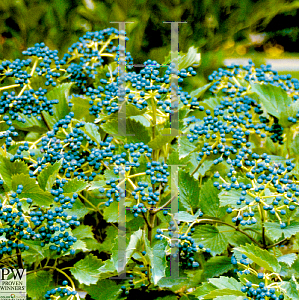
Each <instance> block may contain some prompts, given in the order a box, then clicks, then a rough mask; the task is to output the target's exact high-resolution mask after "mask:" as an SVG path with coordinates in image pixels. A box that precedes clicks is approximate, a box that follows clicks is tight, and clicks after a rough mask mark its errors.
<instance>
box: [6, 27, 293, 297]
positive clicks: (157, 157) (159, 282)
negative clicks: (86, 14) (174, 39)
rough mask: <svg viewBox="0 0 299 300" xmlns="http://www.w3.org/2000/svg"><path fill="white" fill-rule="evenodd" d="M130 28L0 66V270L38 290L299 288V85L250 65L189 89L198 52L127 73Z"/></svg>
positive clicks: (42, 49)
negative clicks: (14, 271)
mask: <svg viewBox="0 0 299 300" xmlns="http://www.w3.org/2000/svg"><path fill="white" fill-rule="evenodd" d="M123 36H124V35H123V33H122V32H118V31H117V30H116V29H114V28H108V29H105V30H102V31H99V32H89V33H86V35H84V36H83V37H82V38H80V39H79V41H78V42H77V43H75V44H74V45H72V46H71V47H70V48H69V49H68V52H67V53H66V54H64V55H62V56H60V55H59V54H58V53H57V51H55V50H50V49H49V48H48V47H47V46H45V44H44V43H40V44H35V46H34V47H31V48H29V49H27V50H26V51H24V52H23V55H24V57H23V58H22V59H17V60H15V61H13V62H11V61H2V62H1V65H0V73H1V87H0V91H1V105H0V114H1V136H0V141H1V148H0V152H1V156H0V176H1V181H0V184H1V195H0V197H1V204H0V208H1V210H0V221H1V228H0V234H1V237H0V238H1V242H0V255H1V260H0V261H1V267H2V268H3V267H6V268H22V269H23V268H24V269H26V270H27V293H28V299H60V298H61V299H80V296H79V293H78V291H85V292H87V296H86V299H95V300H98V299H109V300H113V299H142V298H141V297H147V299H165V300H166V299H167V300H172V299H182V300H187V299H216V300H225V299H230V300H233V299H234V300H243V299H260V300H263V299H267V300H270V299H271V300H275V299H276V300H277V299H299V294H298V283H297V279H298V277H299V259H298V258H297V253H298V251H299V244H298V239H297V236H298V233H299V221H298V217H299V216H298V209H297V206H298V199H299V185H298V176H299V156H298V155H299V136H298V119H299V114H298V110H299V101H298V97H299V81H298V80H297V79H292V78H291V76H290V75H278V73H277V72H276V71H273V70H272V69H271V67H270V66H268V65H267V66H265V65H262V66H261V67H260V68H257V67H255V65H254V64H253V63H252V62H251V61H249V64H248V66H244V67H242V66H239V65H232V66H230V67H227V68H225V69H219V70H218V71H214V72H213V74H212V75H210V76H209V80H210V83H208V84H207V85H205V86H203V87H199V88H198V89H197V90H194V91H192V92H191V93H188V92H186V91H183V89H182V87H181V82H182V81H183V80H184V79H185V78H186V77H189V76H194V75H196V72H195V71H194V70H193V67H192V65H194V63H196V62H197V61H198V54H197V53H196V49H195V48H193V47H192V48H190V49H189V51H188V53H186V54H181V55H179V56H178V58H177V59H176V61H168V62H169V63H165V64H163V65H161V64H159V63H157V62H156V61H150V60H148V61H146V62H145V63H144V65H143V67H142V68H140V67H138V68H137V67H136V66H134V65H133V61H132V58H131V56H130V53H125V57H124V59H125V61H126V68H127V70H126V72H125V73H122V72H121V70H122V69H121V65H120V61H121V59H120V56H121V55H120V53H122V51H124V49H121V47H120V46H118V42H119V39H121V38H122V37H123ZM126 39H127V38H126ZM175 65H178V68H179V70H178V71H176V69H175ZM173 78H177V81H178V86H177V85H175V84H174V82H175V81H173V80H172V79H173ZM120 87H122V88H120ZM175 89H176V90H175ZM174 90H175V92H176V94H177V95H178V99H179V101H178V112H179V113H178V116H179V123H178V131H175V130H174V129H175V128H171V125H172V127H174V122H171V119H172V118H173V114H172V113H173V101H172V100H173V97H174V92H173V91H174ZM122 105H126V135H120V134H119V130H118V125H119V118H118V117H119V116H118V112H119V109H120V107H122ZM174 132H176V134H173V133H174ZM173 170H174V171H173ZM177 194H178V196H179V197H178V200H179V210H178V212H175V213H174V212H173V210H172V209H171V207H172V204H173V203H172V201H176V200H177V197H176V195H177ZM124 198H125V205H124V207H121V205H120V203H121V201H120V200H121V199H124ZM122 209H124V210H125V211H126V220H125V230H126V237H125V238H126V241H127V246H126V251H125V256H126V260H125V263H126V268H125V274H124V275H125V277H121V276H120V275H121V274H119V273H118V272H119V264H120V262H121V255H122V254H121V253H122V251H123V250H124V249H119V245H120V244H119V239H120V238H121V237H120V235H119V230H120V229H121V228H119V227H118V222H119V218H120V211H121V210H122ZM121 230H123V228H122V229H121ZM175 262H176V263H177V264H178V265H179V270H178V272H177V274H174V272H171V264H172V263H175Z"/></svg>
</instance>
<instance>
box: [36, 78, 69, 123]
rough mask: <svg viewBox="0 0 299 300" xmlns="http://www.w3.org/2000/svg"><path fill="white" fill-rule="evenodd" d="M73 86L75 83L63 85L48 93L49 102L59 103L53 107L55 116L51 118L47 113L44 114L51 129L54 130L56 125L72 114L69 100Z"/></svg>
mask: <svg viewBox="0 0 299 300" xmlns="http://www.w3.org/2000/svg"><path fill="white" fill-rule="evenodd" d="M72 85H73V83H63V84H61V85H59V86H57V87H55V88H53V89H52V90H51V91H50V92H48V93H47V95H46V97H47V99H48V100H58V101H59V102H58V104H54V105H53V112H54V114H53V116H50V115H49V113H47V112H42V114H43V116H44V119H45V121H46V123H47V125H48V126H49V127H50V128H53V126H54V125H55V123H57V122H58V121H59V120H61V119H63V118H64V117H65V116H66V115H67V114H68V113H69V112H70V108H69V105H68V102H67V99H68V96H69V92H70V89H71V86H72Z"/></svg>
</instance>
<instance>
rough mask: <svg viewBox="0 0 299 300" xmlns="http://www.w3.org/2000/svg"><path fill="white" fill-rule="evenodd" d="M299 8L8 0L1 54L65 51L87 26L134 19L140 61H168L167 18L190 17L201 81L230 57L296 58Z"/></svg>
mask: <svg viewBox="0 0 299 300" xmlns="http://www.w3.org/2000/svg"><path fill="white" fill-rule="evenodd" d="M298 8H299V1H285V0H260V1H253V0H201V1H196V0H127V1H126V0H106V1H98V0H1V1H0V18H1V22H0V59H2V60H3V59H16V58H21V52H22V51H23V50H25V49H26V48H27V47H30V46H33V45H34V44H35V43H37V42H45V44H46V45H47V46H49V48H50V49H58V50H59V52H60V56H62V55H63V53H64V52H65V51H67V49H68V47H69V46H71V44H72V43H74V42H76V41H77V40H78V38H79V37H80V36H82V35H83V34H84V33H85V32H87V31H95V30H101V29H104V28H106V27H116V28H117V24H111V23H110V22H111V21H128V22H134V23H131V24H127V36H128V37H129V38H130V40H129V41H128V43H127V51H129V52H131V54H132V56H133V58H134V63H137V64H140V63H143V62H144V61H145V60H147V59H154V60H156V61H158V62H159V63H163V62H164V58H165V56H167V55H168V54H169V51H170V24H165V23H163V21H186V22H187V23H186V24H180V25H179V47H180V51H182V52H187V50H188V48H189V47H190V46H192V45H193V46H195V47H197V48H198V51H199V52H200V53H201V55H202V60H201V64H200V66H199V68H198V69H197V70H198V73H199V74H198V76H197V77H195V78H192V79H190V80H191V86H196V87H198V86H199V85H200V84H203V83H205V82H206V79H207V76H208V75H209V74H210V73H211V72H212V71H213V70H215V69H216V68H218V67H220V66H223V63H224V59H225V58H227V57H230V58H234V57H245V58H249V57H251V58H252V59H253V61H254V62H256V63H257V64H260V63H264V62H265V61H266V59H267V58H285V57H287V58H296V57H297V52H299V49H298V45H299V43H297V39H298V35H299V28H298V17H299V14H298ZM283 71H284V72H287V73H288V70H283ZM291 73H292V72H291ZM293 75H295V76H296V75H298V72H297V71H293Z"/></svg>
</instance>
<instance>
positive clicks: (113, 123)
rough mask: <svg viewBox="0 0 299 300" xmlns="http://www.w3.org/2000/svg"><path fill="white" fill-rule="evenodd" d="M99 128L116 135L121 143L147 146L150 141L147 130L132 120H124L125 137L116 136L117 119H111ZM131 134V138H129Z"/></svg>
mask: <svg viewBox="0 0 299 300" xmlns="http://www.w3.org/2000/svg"><path fill="white" fill-rule="evenodd" d="M101 128H102V129H103V130H104V131H105V132H107V133H109V134H111V135H116V136H117V138H118V139H119V140H121V141H124V142H125V141H127V140H128V141H129V142H132V143H139V142H143V143H145V144H147V143H148V142H149V141H150V136H149V133H148V130H147V129H146V127H145V126H143V125H142V124H141V123H140V122H137V121H135V120H133V119H131V118H130V119H127V120H126V134H127V136H120V135H119V134H118V119H112V120H110V121H108V122H106V123H104V124H102V125H101ZM130 134H132V135H133V136H129V135H130Z"/></svg>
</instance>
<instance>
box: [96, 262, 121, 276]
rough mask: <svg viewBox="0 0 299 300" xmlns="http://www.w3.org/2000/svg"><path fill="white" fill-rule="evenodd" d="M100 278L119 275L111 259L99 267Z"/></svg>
mask: <svg viewBox="0 0 299 300" xmlns="http://www.w3.org/2000/svg"><path fill="white" fill-rule="evenodd" d="M99 274H100V275H99V280H102V279H105V278H109V277H112V276H115V275H117V269H116V268H115V266H114V263H113V261H112V260H111V259H108V260H105V262H104V265H103V266H101V267H100V268H99Z"/></svg>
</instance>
